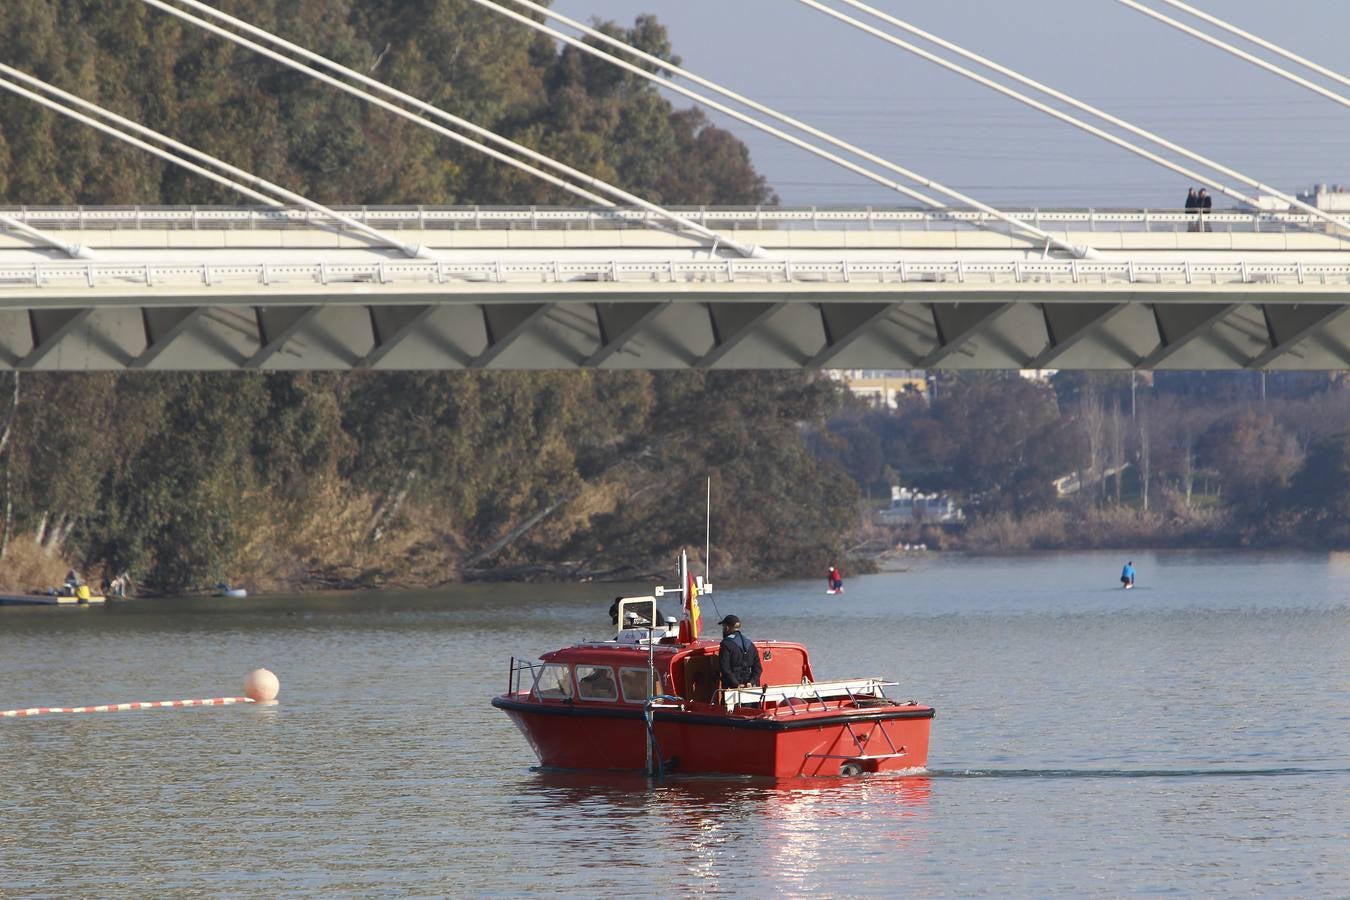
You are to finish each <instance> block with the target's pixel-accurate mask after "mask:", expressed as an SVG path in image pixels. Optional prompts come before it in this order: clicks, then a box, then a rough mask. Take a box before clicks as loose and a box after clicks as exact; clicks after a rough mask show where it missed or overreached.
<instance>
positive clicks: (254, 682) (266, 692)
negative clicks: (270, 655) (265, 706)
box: [244, 669, 281, 703]
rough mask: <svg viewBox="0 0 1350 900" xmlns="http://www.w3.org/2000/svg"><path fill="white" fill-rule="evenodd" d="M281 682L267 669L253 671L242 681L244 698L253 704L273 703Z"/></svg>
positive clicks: (279, 690)
mask: <svg viewBox="0 0 1350 900" xmlns="http://www.w3.org/2000/svg"><path fill="white" fill-rule="evenodd" d="M280 692H281V682H280V681H278V680H277V676H275V675H273V674H272V673H271V672H269V671H268V670H267V669H254V670H253V671H252V672H249V673H248V677H247V678H245V679H244V696H246V697H248V698H249V699H250V700H252V701H253V702H254V703H275V702H276V700H277V694H279V693H280Z"/></svg>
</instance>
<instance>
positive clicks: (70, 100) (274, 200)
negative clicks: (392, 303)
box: [0, 63, 436, 259]
mask: <svg viewBox="0 0 1350 900" xmlns="http://www.w3.org/2000/svg"><path fill="white" fill-rule="evenodd" d="M0 72H2V73H4V74H5V75H8V76H10V77H12V78H16V79H19V80H20V81H22V82H24V83H25V84H28V85H30V86H32V87H36V88H37V89H38V90H41V91H44V92H46V93H48V94H51V95H52V96H54V97H57V98H59V99H61V100H63V101H65V103H67V104H71V105H73V106H77V107H79V108H81V109H84V110H87V111H89V112H92V113H94V114H95V115H98V116H102V117H103V118H105V119H107V120H108V121H111V122H115V123H117V124H118V125H120V126H122V128H125V129H127V130H129V131H132V132H135V133H137V134H140V135H143V136H145V137H149V138H151V139H152V140H156V141H159V142H160V143H162V144H164V145H166V146H169V147H172V148H173V149H175V150H178V151H179V152H181V153H184V154H186V155H187V156H190V157H193V158H194V159H197V160H200V161H202V162H206V163H209V164H210V165H214V166H217V167H218V168H220V169H221V170H222V171H225V172H228V173H230V174H231V175H234V176H235V177H236V178H240V179H242V180H243V181H245V182H248V183H249V184H252V185H253V187H256V188H262V189H263V190H265V191H268V192H270V193H261V192H259V191H257V190H254V189H253V188H251V187H248V186H247V185H245V184H240V183H239V182H237V181H233V180H231V179H229V178H227V177H225V176H224V175H222V174H220V173H218V172H213V171H211V170H210V169H207V168H204V167H202V166H199V165H197V164H195V163H192V162H190V161H188V160H187V159H185V158H184V157H183V156H179V155H177V154H174V153H170V152H168V151H167V150H164V149H162V148H160V147H156V146H155V145H153V144H149V143H147V142H145V141H142V140H140V139H138V138H135V137H133V136H132V135H131V134H128V133H127V131H123V130H120V129H118V128H114V127H112V126H110V125H107V124H104V123H103V122H99V121H98V120H96V119H93V118H90V117H89V116H86V115H84V114H82V113H78V112H76V111H75V110H73V109H71V108H70V106H67V105H63V104H62V103H58V102H56V101H55V100H51V99H48V98H47V97H43V96H40V95H38V94H35V93H33V92H31V91H29V90H26V89H24V88H22V87H20V86H19V85H17V84H15V83H14V82H12V81H10V80H8V79H5V78H0V88H4V89H5V90H8V91H10V92H12V93H15V94H18V95H19V96H21V97H25V98H27V99H29V100H32V101H34V102H36V103H39V104H41V105H42V106H45V107H47V108H48V109H50V110H52V111H53V112H57V113H60V114H61V115H63V116H67V117H69V118H71V119H74V120H76V121H77V122H82V123H83V124H85V125H89V126H90V127H92V128H95V129H97V130H98V131H101V132H103V133H104V134H107V135H109V136H110V137H114V138H117V139H118V140H120V141H123V142H125V143H128V144H130V145H132V146H133V147H136V148H138V149H140V150H145V151H147V152H149V153H152V154H154V155H155V156H158V157H159V158H160V159H163V160H165V161H166V162H169V163H172V164H173V165H176V166H179V167H180V168H183V169H186V170H187V171H189V172H192V173H194V174H196V175H201V176H202V177H204V178H208V179H210V180H211V181H214V182H216V183H217V184H221V185H224V186H225V187H227V188H229V189H230V190H233V191H237V192H238V193H240V194H243V195H244V196H246V197H250V198H252V199H254V200H257V201H259V202H261V203H265V204H266V205H268V206H271V207H273V208H276V209H284V208H285V206H286V203H284V202H282V200H285V201H287V202H290V203H295V204H297V205H299V206H303V207H304V208H306V209H308V210H310V211H312V212H317V213H319V214H321V215H324V216H327V217H328V218H330V219H332V220H333V221H334V222H338V223H341V224H342V225H343V226H345V227H347V228H350V229H352V230H353V231H356V232H358V233H359V234H361V235H362V236H364V237H366V238H368V239H370V240H371V241H373V242H375V243H377V244H379V245H381V246H387V247H393V248H395V249H397V250H398V251H399V252H401V253H403V254H404V255H405V256H410V257H413V258H415V259H435V258H436V257H435V255H434V254H432V253H430V252H428V251H427V250H425V249H424V248H422V247H417V246H413V245H411V244H407V243H404V242H403V241H400V240H398V239H397V238H394V237H391V236H390V235H387V234H385V233H384V232H382V231H379V230H377V229H375V228H371V227H370V226H369V225H367V224H365V223H364V222H358V221H356V220H355V219H353V218H351V217H349V216H344V215H343V214H342V213H339V212H337V211H336V210H332V209H329V208H328V207H326V206H324V205H323V204H321V203H315V202H314V201H312V200H309V199H308V198H306V197H302V196H301V195H299V194H296V193H294V192H292V191H288V190H286V189H285V188H283V187H280V186H278V185H275V184H272V183H271V182H270V181H266V180H264V179H262V178H259V177H257V176H256V175H252V174H250V173H248V172H245V171H244V170H242V169H239V168H236V167H235V166H232V165H230V164H229V163H227V162H224V161H223V160H219V159H217V158H216V157H214V156H211V155H210V154H208V153H203V152H202V151H200V150H196V149H194V148H192V147H189V146H187V145H186V144H183V143H180V142H178V141H175V140H174V139H173V138H170V137H166V136H165V135H162V134H160V133H159V132H156V131H154V130H153V129H150V128H146V127H145V126H143V125H140V124H137V123H136V122H133V121H131V120H130V119H127V118H124V117H122V116H119V115H118V114H116V113H114V112H111V111H109V110H106V109H104V108H102V107H101V106H98V105H96V104H93V103H90V102H88V101H87V100H83V99H81V98H79V97H76V96H75V95H74V94H71V93H68V92H66V91H63V90H61V89H60V88H58V87H56V86H55V85H51V84H48V83H47V82H45V81H42V80H41V79H38V78H34V77H33V76H31V75H28V74H26V73H24V72H21V71H19V70H18V69H15V68H13V67H12V66H8V65H5V64H4V63H0ZM278 198H281V199H278Z"/></svg>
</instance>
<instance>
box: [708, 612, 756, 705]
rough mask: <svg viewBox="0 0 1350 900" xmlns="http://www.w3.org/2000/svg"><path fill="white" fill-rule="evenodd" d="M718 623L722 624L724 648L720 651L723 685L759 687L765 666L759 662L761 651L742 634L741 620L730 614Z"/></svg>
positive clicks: (719, 658)
mask: <svg viewBox="0 0 1350 900" xmlns="http://www.w3.org/2000/svg"><path fill="white" fill-rule="evenodd" d="M717 624H718V625H721V626H722V648H721V650H720V651H719V653H718V662H719V663H720V664H721V667H722V687H724V688H738V687H758V686H759V676H760V674H761V673H762V672H763V671H764V667H763V666H761V665H760V664H759V651H758V650H756V649H755V645H754V643H753V642H752V641H751V640H750V639H749V638H747V637H746V636H745V635H743V634H741V620H740V619H738V618H736V617H735V616H731V615H729V616H727V617H726V618H724V619H723V620H722V621H720V622H718V623H717Z"/></svg>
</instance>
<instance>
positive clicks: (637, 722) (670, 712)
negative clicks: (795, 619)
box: [492, 561, 934, 778]
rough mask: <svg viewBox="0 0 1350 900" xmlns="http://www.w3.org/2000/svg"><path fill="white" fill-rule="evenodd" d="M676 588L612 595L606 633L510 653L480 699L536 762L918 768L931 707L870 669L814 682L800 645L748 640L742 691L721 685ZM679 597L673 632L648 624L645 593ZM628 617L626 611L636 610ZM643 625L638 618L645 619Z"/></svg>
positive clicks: (803, 771)
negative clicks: (498, 683) (497, 685)
mask: <svg viewBox="0 0 1350 900" xmlns="http://www.w3.org/2000/svg"><path fill="white" fill-rule="evenodd" d="M682 583H683V584H684V587H683V588H681V589H676V590H675V591H668V590H664V589H662V588H657V589H656V592H655V594H654V596H651V597H628V598H622V599H620V600H619V601H618V612H619V622H618V623H617V626H616V632H615V634H614V636H613V637H612V638H609V639H606V640H597V641H586V642H582V643H578V644H574V645H572V646H570V647H565V648H562V649H560V650H554V651H552V652H551V653H545V654H544V655H543V656H541V657H540V658H539V660H538V661H537V662H535V661H531V660H524V659H517V658H515V657H513V658H512V659H511V666H510V676H509V681H508V684H507V690H506V693H504V694H501V695H499V696H497V697H495V698H494V699H493V700H492V705H493V706H495V707H496V708H498V709H500V710H502V711H504V712H505V713H506V714H507V715H508V716H510V717H511V720H512V721H513V722H514V723H515V724H516V726H517V727H519V729H520V731H521V733H522V734H523V735H524V736H525V739H526V741H528V742H529V744H530V746H531V748H533V750H534V752H535V755H536V756H537V757H538V758H539V762H540V764H542V765H543V766H545V767H549V768H560V769H602V770H630V771H646V772H648V773H649V774H653V775H662V774H667V773H674V774H680V775H693V774H698V775H705V774H720V775H760V776H769V777H776V778H793V777H798V776H806V775H827V776H838V775H860V774H863V773H865V772H867V773H871V772H896V771H905V770H919V769H923V768H924V767H925V766H926V765H927V763H928V735H929V728H930V724H931V722H932V719H933V715H934V711H933V708H932V707H930V706H924V705H920V704H919V703H917V702H915V701H913V700H910V701H907V702H899V701H897V700H893V699H891V698H890V697H888V696H887V695H886V688H888V687H893V686H894V685H895V682H889V681H885V680H883V679H882V678H879V677H865V678H848V679H843V680H833V681H817V680H816V678H815V673H814V672H813V671H812V668H811V662H810V659H809V656H808V654H807V651H806V648H805V647H804V646H802V645H801V644H798V643H793V642H789V641H776V640H759V641H754V642H753V644H754V648H755V652H756V653H757V654H758V655H759V657H760V661H761V665H762V668H763V673H762V676H761V678H760V681H761V684H760V685H757V686H754V687H739V688H723V687H722V686H721V677H720V665H719V649H720V643H719V642H718V641H714V640H704V639H701V638H699V637H697V633H698V622H699V618H700V617H699V612H698V606H697V599H696V598H697V596H698V594H699V593H707V592H708V591H710V590H711V587H710V586H709V585H702V586H699V585H698V584H697V582H696V580H695V579H693V578H692V577H690V576H689V575H688V570H687V561H686V563H685V568H684V577H683V578H682ZM667 593H675V594H683V595H684V598H685V600H684V612H685V618H684V620H683V621H682V622H681V623H680V625H681V627H680V628H679V629H676V628H674V627H672V626H670V625H669V622H673V621H674V620H673V619H672V620H668V623H667V624H666V625H665V626H662V625H661V624H659V623H656V622H654V621H653V620H654V619H655V607H656V600H657V598H658V597H661V596H663V595H664V594H667ZM639 615H640V616H641V618H640V619H635V618H634V617H635V616H639ZM649 623H650V624H649Z"/></svg>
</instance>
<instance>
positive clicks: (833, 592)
mask: <svg viewBox="0 0 1350 900" xmlns="http://www.w3.org/2000/svg"><path fill="white" fill-rule="evenodd" d="M843 592H844V589H843V588H840V589H839V590H837V591H836V590H834V589H833V588H827V589H826V590H825V593H826V594H842V593H843Z"/></svg>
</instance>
